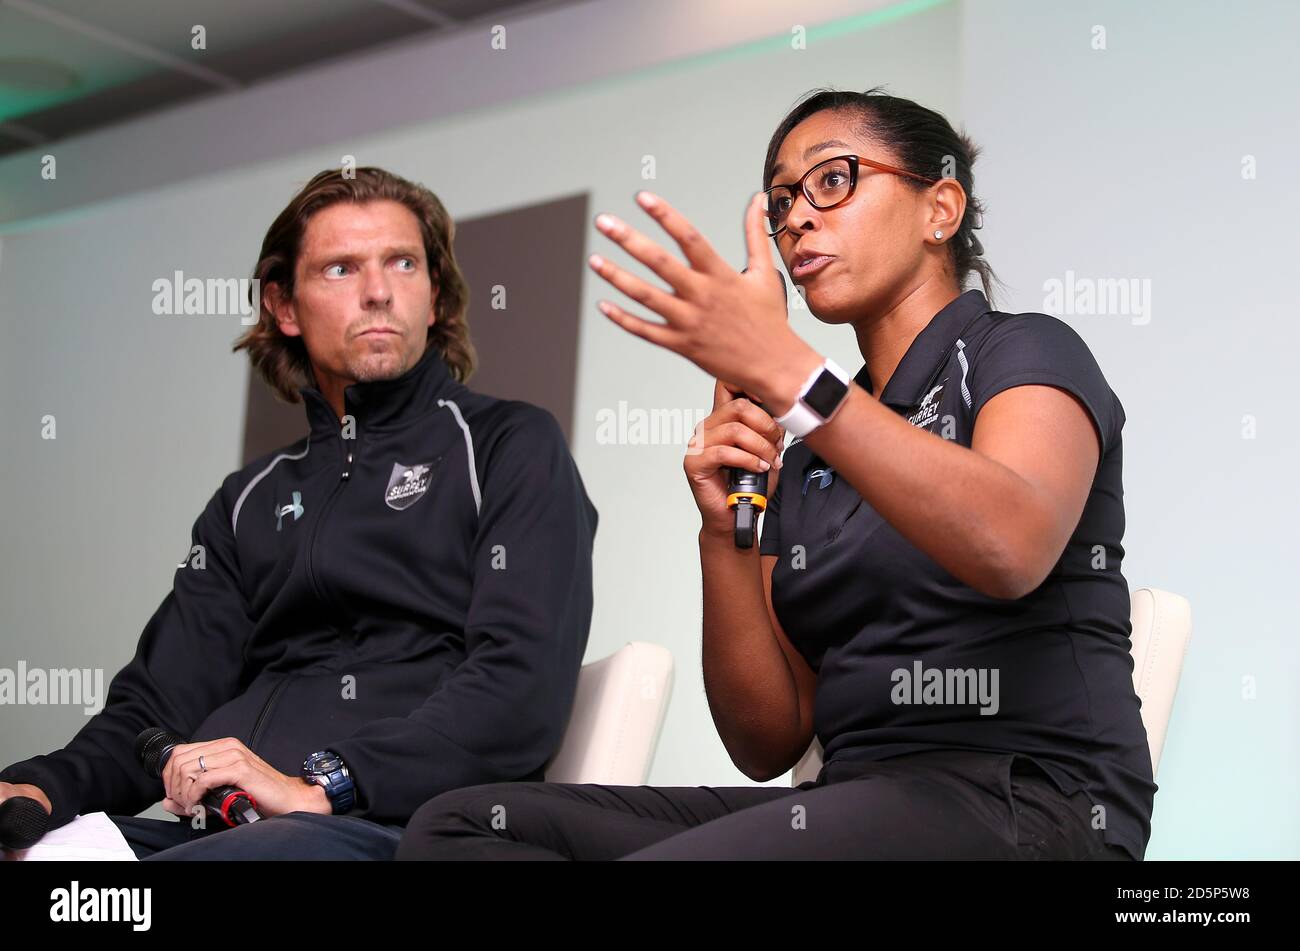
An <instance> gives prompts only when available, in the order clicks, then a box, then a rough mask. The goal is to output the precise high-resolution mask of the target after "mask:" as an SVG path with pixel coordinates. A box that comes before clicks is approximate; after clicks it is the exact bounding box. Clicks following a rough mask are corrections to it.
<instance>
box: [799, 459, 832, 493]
mask: <svg viewBox="0 0 1300 951" xmlns="http://www.w3.org/2000/svg"><path fill="white" fill-rule="evenodd" d="M817 478H820V480H821V481H819V482H818V483H817V488H819V489H824V488H826V487H827V486H828V485H830V484H831V480H833V479H834V478H835V467H834V466H827V467H826V468H825V469H813V470H812V471H811V472H809V473H808V474H807V475H806V476H804V477H803V492H802V493H801V494H802V495H807V494H808V484H809V483H810V482H812V480H813V479H817Z"/></svg>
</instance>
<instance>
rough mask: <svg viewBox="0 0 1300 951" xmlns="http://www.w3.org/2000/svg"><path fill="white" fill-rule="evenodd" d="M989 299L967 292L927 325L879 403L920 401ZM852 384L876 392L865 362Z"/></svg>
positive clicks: (975, 291) (986, 309) (901, 404)
mask: <svg viewBox="0 0 1300 951" xmlns="http://www.w3.org/2000/svg"><path fill="white" fill-rule="evenodd" d="M990 309H991V308H990V307H989V302H988V298H986V297H985V296H984V292H983V291H981V290H979V289H978V288H975V289H973V290H969V291H966V293H964V294H962V295H960V296H959V297H957V298H956V299H955V300H953V301H952V302H951V303H949V304H948V305H947V306H946V307H944V309H943V310H941V311H939V313H937V314H935V315H934V317H933V318H931V320H930V322H929V323H928V324H926V325H925V327H924V328H923V329H922V330H921V332H920V333H919V334H917V335H916V339H915V340H913V341H912V345H911V346H910V347H908V348H907V352H906V353H904V354H903V359H902V360H900V361H899V364H898V368H897V369H896V370H895V371H894V375H893V376H891V377H890V378H889V382H888V383H887V384H886V385H885V392H884V393H882V394H880V402H882V403H885V404H887V405H889V406H899V407H912V406H916V405H917V404H918V403H920V402H921V398H922V397H924V396H925V394H926V392H927V391H928V390H929V389H930V386H931V380H932V379H933V378H934V376H935V374H936V373H937V372H938V371H939V370H940V369H941V368H942V367H943V365H944V364H945V363H947V362H948V357H949V355H950V354H951V353H952V348H953V347H954V346H956V344H957V340H958V339H959V338H960V337H961V335H962V334H963V333H965V332H966V330H967V328H968V327H969V326H970V325H971V323H972V322H974V321H975V320H976V319H978V318H979V317H981V316H982V315H984V314H986V313H988V312H989V310H990ZM853 381H854V382H855V383H857V384H858V386H860V387H862V388H863V389H864V390H866V391H867V392H868V393H873V392H874V390H873V389H872V385H871V374H869V373H868V372H867V366H866V364H865V363H864V364H863V365H862V369H861V370H859V371H858V373H857V376H855V377H854V378H853Z"/></svg>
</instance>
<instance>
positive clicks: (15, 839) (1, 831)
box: [0, 796, 50, 850]
mask: <svg viewBox="0 0 1300 951" xmlns="http://www.w3.org/2000/svg"><path fill="white" fill-rule="evenodd" d="M49 827H50V814H49V813H48V812H46V811H45V807H44V806H42V805H41V804H40V803H39V802H38V801H36V800H35V799H33V798H32V797H31V796H10V797H9V798H8V799H6V800H5V801H4V802H0V848H5V849H15V850H18V849H30V848H31V847H32V846H33V845H35V844H36V843H37V842H39V841H40V839H41V836H43V835H45V833H46V831H47V830H48V829H49Z"/></svg>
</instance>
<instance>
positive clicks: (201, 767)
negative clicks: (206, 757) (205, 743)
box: [199, 753, 208, 773]
mask: <svg viewBox="0 0 1300 951" xmlns="http://www.w3.org/2000/svg"><path fill="white" fill-rule="evenodd" d="M207 771H208V767H207V764H205V763H204V762H203V754H202V753H200V754H199V772H200V773H206V772H207Z"/></svg>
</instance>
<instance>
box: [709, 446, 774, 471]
mask: <svg viewBox="0 0 1300 951" xmlns="http://www.w3.org/2000/svg"><path fill="white" fill-rule="evenodd" d="M697 467H698V469H700V470H701V471H702V472H703V473H706V474H708V475H712V474H713V473H715V472H717V471H718V470H719V469H723V468H727V467H734V468H737V469H746V470H748V471H749V472H768V471H770V470H771V468H772V466H771V465H770V464H769V463H768V462H767V461H766V460H765V459H761V458H759V457H758V456H756V455H754V454H753V453H752V452H746V451H745V450H743V449H737V448H736V447H735V446H710V447H709V448H708V449H706V450H704V452H702V453H700V456H699V463H698V465H697Z"/></svg>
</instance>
